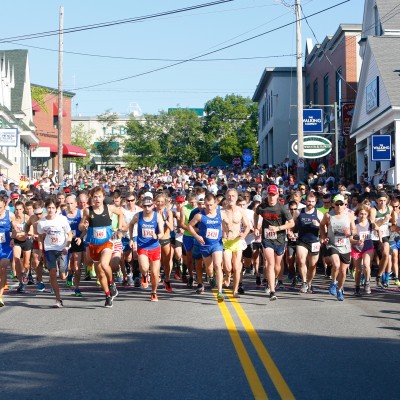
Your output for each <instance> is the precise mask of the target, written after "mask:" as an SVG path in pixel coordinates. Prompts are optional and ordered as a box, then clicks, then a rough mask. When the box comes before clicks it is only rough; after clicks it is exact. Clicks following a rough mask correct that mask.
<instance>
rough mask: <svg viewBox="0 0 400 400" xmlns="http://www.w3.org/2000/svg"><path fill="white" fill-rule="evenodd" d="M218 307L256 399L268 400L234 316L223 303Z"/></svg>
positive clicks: (215, 294)
mask: <svg viewBox="0 0 400 400" xmlns="http://www.w3.org/2000/svg"><path fill="white" fill-rule="evenodd" d="M213 294H214V297H215V299H216V300H217V291H216V290H213ZM218 306H219V309H220V311H221V314H222V316H223V317H224V320H225V325H226V327H227V329H228V332H229V335H230V337H231V340H232V343H233V346H234V347H235V350H236V353H237V355H238V357H239V360H240V363H241V364H242V368H243V370H244V373H245V374H246V378H247V381H248V382H249V385H250V388H251V391H252V392H253V395H254V398H255V399H260V400H267V399H268V396H267V393H265V390H264V387H263V385H262V383H261V380H260V378H259V377H258V374H257V371H256V369H255V368H254V365H253V363H252V362H251V359H250V356H249V353H247V350H246V348H245V346H244V344H243V341H242V339H241V338H240V335H239V332H238V330H237V328H236V325H235V322H234V320H233V318H232V315H231V314H230V312H229V310H228V307H227V306H226V304H225V303H224V302H223V301H221V302H218Z"/></svg>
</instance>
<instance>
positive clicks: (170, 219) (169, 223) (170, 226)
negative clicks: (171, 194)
mask: <svg viewBox="0 0 400 400" xmlns="http://www.w3.org/2000/svg"><path fill="white" fill-rule="evenodd" d="M163 219H164V222H165V225H166V226H167V228H168V229H169V230H170V231H173V230H174V216H173V215H172V211H171V210H167V218H163Z"/></svg>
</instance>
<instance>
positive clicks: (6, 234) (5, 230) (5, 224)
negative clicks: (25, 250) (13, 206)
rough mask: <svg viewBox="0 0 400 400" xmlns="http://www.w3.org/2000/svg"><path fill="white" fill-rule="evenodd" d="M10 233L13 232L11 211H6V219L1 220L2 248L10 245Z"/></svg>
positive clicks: (0, 235) (0, 238)
mask: <svg viewBox="0 0 400 400" xmlns="http://www.w3.org/2000/svg"><path fill="white" fill-rule="evenodd" d="M10 232H11V221H10V211H9V210H6V214H5V216H4V218H1V219H0V245H2V246H4V245H6V246H9V245H10V240H11V236H10Z"/></svg>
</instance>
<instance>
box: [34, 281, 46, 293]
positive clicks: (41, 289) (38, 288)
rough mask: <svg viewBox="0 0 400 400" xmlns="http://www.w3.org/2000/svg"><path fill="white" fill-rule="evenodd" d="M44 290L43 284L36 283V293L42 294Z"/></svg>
mask: <svg viewBox="0 0 400 400" xmlns="http://www.w3.org/2000/svg"><path fill="white" fill-rule="evenodd" d="M44 289H46V286H45V285H44V283H43V282H38V283H37V285H36V290H37V291H38V292H44Z"/></svg>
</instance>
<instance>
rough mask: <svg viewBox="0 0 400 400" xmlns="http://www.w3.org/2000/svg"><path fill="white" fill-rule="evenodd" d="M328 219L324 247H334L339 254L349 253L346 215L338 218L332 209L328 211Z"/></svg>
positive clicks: (348, 224)
mask: <svg viewBox="0 0 400 400" xmlns="http://www.w3.org/2000/svg"><path fill="white" fill-rule="evenodd" d="M329 214H330V216H331V217H330V221H329V225H328V238H329V242H328V243H327V245H326V247H327V248H328V249H330V248H334V249H336V250H337V251H338V252H339V253H340V254H346V253H350V248H351V246H350V240H349V238H348V237H346V233H347V234H349V233H350V220H349V218H348V216H347V215H343V216H342V218H340V219H339V218H338V217H337V216H336V215H335V214H334V211H330V212H329Z"/></svg>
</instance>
